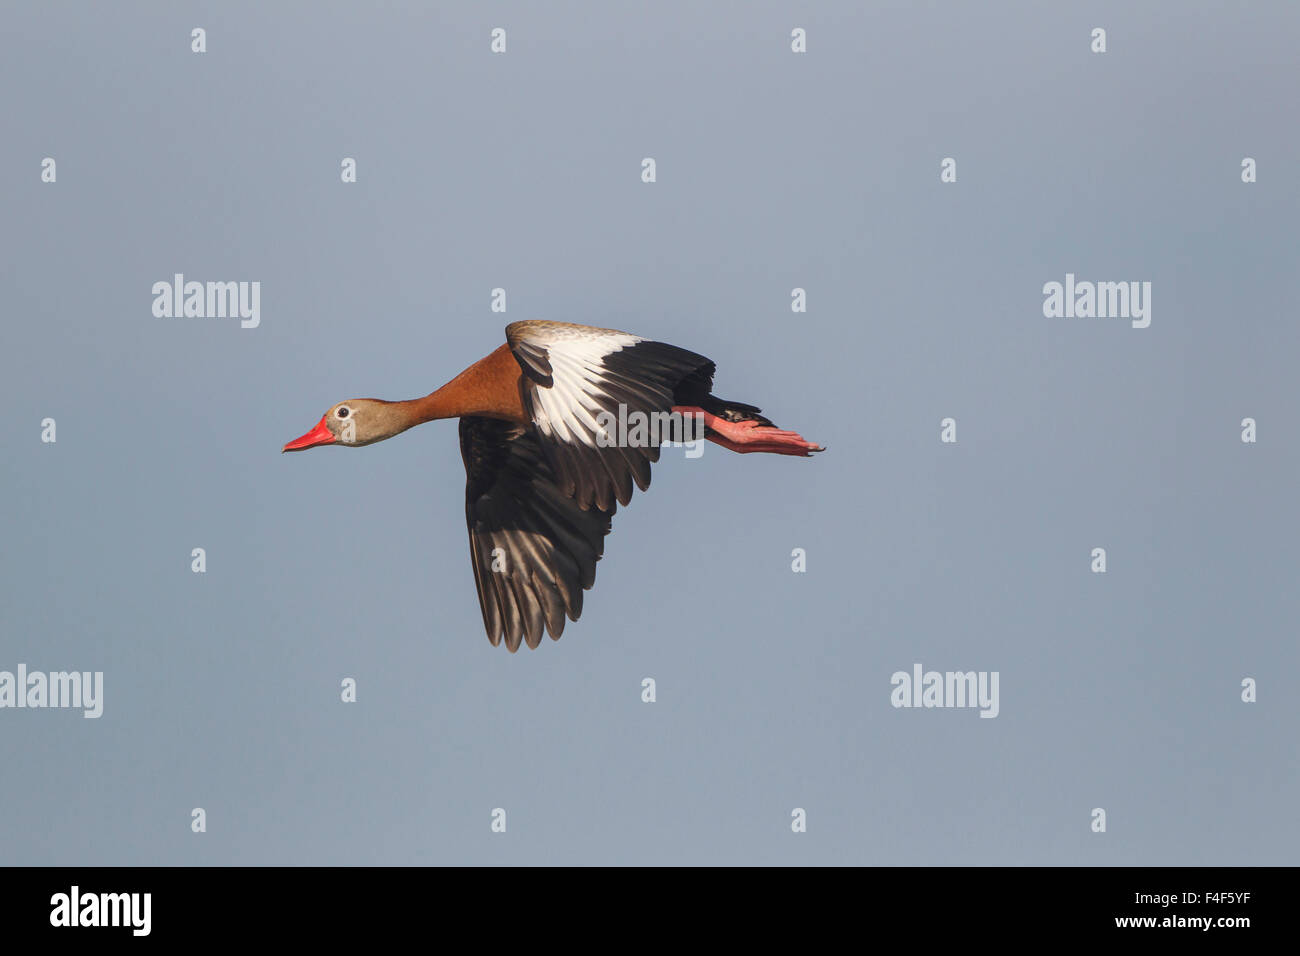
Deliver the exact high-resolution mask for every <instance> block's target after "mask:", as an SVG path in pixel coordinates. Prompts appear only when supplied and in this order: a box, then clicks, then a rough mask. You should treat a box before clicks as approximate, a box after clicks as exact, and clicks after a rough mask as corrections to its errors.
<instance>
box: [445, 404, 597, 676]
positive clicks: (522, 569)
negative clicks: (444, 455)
mask: <svg viewBox="0 0 1300 956" xmlns="http://www.w3.org/2000/svg"><path fill="white" fill-rule="evenodd" d="M460 453H461V457H462V458H463V459H464V460H465V476H466V482H465V520H466V522H467V523H468V524H469V548H470V558H471V560H472V561H473V564H474V584H475V586H476V587H477V588H478V599H479V604H480V606H481V607H482V609H483V625H484V627H486V628H487V635H488V640H490V641H491V642H492V643H493V644H494V645H495V644H499V643H500V642H501V638H502V637H503V636H504V637H505V639H506V647H508V648H509V649H510V650H511V651H516V650H518V649H519V642H520V639H521V638H522V639H523V640H524V641H526V642H527V643H528V646H529V647H536V646H537V645H538V644H539V643H541V640H542V633H543V627H545V629H546V630H548V631H550V634H551V637H552V638H553V639H554V640H559V639H560V635H561V634H563V633H564V618H565V615H566V614H567V615H568V617H569V619H570V620H573V621H576V620H577V619H578V616H579V615H580V614H581V613H582V592H583V590H584V589H586V588H590V587H591V586H592V584H594V583H595V580H596V562H597V561H599V560H600V557H601V555H602V554H603V553H604V550H605V535H607V534H609V528H610V521H611V518H612V516H613V513H614V508H613V507H611V508H610V509H609V510H608V511H607V512H602V511H590V510H584V509H582V508H579V507H578V505H577V503H576V502H575V501H574V500H573V498H571V497H570V496H569V495H568V494H567V493H565V492H564V491H562V490H561V489H560V488H559V487H558V486H557V485H556V482H555V477H554V473H553V472H552V471H551V468H550V466H549V465H548V463H547V461H546V458H545V457H544V456H543V454H542V452H541V449H540V447H539V445H538V441H537V436H536V430H535V429H534V428H532V427H528V426H523V425H516V424H514V423H511V422H505V421H498V420H496V419H492V418H479V417H474V416H467V417H464V418H462V419H461V420H460Z"/></svg>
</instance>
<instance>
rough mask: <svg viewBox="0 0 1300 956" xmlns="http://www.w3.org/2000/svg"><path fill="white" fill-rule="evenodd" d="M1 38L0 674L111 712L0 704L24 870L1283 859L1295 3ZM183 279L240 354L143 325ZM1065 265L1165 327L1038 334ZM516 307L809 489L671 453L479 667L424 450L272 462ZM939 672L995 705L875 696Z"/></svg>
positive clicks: (784, 11) (608, 14)
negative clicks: (704, 378) (742, 426)
mask: <svg viewBox="0 0 1300 956" xmlns="http://www.w3.org/2000/svg"><path fill="white" fill-rule="evenodd" d="M3 20H4V29H3V30H0V89H4V90H6V91H8V95H7V97H6V104H5V110H4V113H5V134H4V137H3V141H2V144H0V181H3V182H4V184H5V186H4V188H3V189H0V223H3V228H0V280H2V282H3V289H4V301H5V313H6V316H5V320H4V328H5V336H4V348H3V349H0V382H3V390H4V408H5V414H4V415H2V416H0V441H2V442H3V447H4V449H5V452H4V455H3V457H0V483H2V485H3V490H4V499H5V502H6V503H5V505H4V506H3V507H2V508H0V540H2V541H3V542H4V547H3V548H2V549H0V580H2V581H3V588H2V589H0V590H2V594H3V601H0V670H5V669H7V670H13V669H14V668H15V667H16V666H17V665H18V664H19V663H24V664H26V665H27V666H28V668H30V669H33V670H46V671H50V670H66V669H77V670H87V671H103V673H104V698H105V699H104V705H103V706H104V713H103V716H102V717H101V718H99V719H98V720H85V719H82V717H81V716H80V714H79V713H77V712H71V711H59V710H27V709H24V710H12V709H0V767H3V778H2V779H3V787H0V860H3V861H5V862H8V863H20V864H46V863H48V864H151V863H158V864H179V865H185V864H235V863H253V864H263V863H266V864H271V863H276V864H299V863H301V864H313V863H343V864H426V863H473V864H497V863H501V864H504V863H522V864H538V863H580V864H581V863H647V864H663V863H683V862H684V863H741V864H794V863H821V864H904V865H907V864H1019V863H1036V864H1249V863H1275V864H1279V863H1295V862H1296V859H1297V850H1300V831H1298V829H1297V824H1296V816H1295V806H1296V805H1297V803H1300V771H1298V770H1297V766H1298V764H1297V760H1296V743H1295V739H1296V727H1297V717H1298V716H1300V714H1298V713H1297V710H1298V708H1300V704H1298V703H1297V697H1296V695H1295V694H1294V692H1293V690H1294V688H1293V685H1294V675H1295V673H1296V669H1297V666H1298V665H1300V652H1298V651H1297V643H1296V636H1295V622H1296V619H1297V610H1298V608H1297V603H1298V599H1297V590H1296V587H1295V569H1296V557H1295V543H1294V542H1295V531H1296V527H1297V517H1298V515H1297V506H1296V498H1295V487H1296V478H1297V466H1298V465H1300V456H1298V455H1297V451H1296V442H1295V434H1294V431H1295V430H1294V427H1293V425H1292V422H1293V419H1294V416H1295V412H1296V408H1297V397H1298V391H1297V378H1296V374H1295V368H1294V366H1295V356H1296V353H1297V346H1300V332H1297V324H1296V322H1295V320H1294V311H1295V279H1294V275H1295V256H1296V248H1297V246H1296V238H1295V223H1296V221H1297V218H1300V188H1298V187H1297V177H1296V169H1297V161H1298V160H1300V124H1298V123H1297V122H1296V119H1297V116H1296V105H1295V93H1296V89H1297V87H1298V83H1297V80H1300V76H1298V70H1300V68H1298V67H1297V60H1296V55H1295V50H1296V48H1297V42H1298V41H1300V35H1298V34H1300V8H1297V7H1296V6H1295V5H1294V4H1290V3H1281V2H1278V3H1252V4H1242V5H1237V4H1234V5H1230V6H1223V5H1220V4H1213V3H1173V2H1161V3H1147V4H1139V5H1134V4H1127V3H1090V4H1086V5H1085V4H1039V3H1028V2H1026V3H1017V4H993V5H990V6H984V5H975V4H926V5H917V4H910V3H902V2H894V3H873V4H858V3H842V2H837V3H817V4H809V3H743V4H742V3H730V4H722V3H709V4H696V3H686V2H662V3H655V4H638V5H628V4H617V5H615V4H598V3H547V4H534V3H497V4H492V5H482V4H471V3H444V4H436V5H435V4H407V3H399V4H388V5H382V6H380V7H378V8H376V7H375V6H373V5H363V4H339V3H326V4H304V3H299V4H290V3H284V4H274V5H265V4H256V3H222V4H198V5H194V6H177V5H167V6H165V7H164V6H160V5H154V4H142V3H127V4H114V5H111V6H110V5H103V4H92V3H75V4H57V5H52V4H40V5H37V4H23V5H9V6H8V7H6V9H5V12H4V14H3ZM498 26H500V27H504V28H505V29H506V30H507V52H506V53H505V54H504V55H492V54H491V53H490V52H489V33H490V31H491V29H492V28H494V27H498ZM1098 26H1100V27H1103V28H1105V29H1106V30H1107V45H1108V52H1107V53H1105V54H1101V55H1099V54H1094V53H1092V52H1090V50H1089V45H1090V40H1089V37H1090V32H1091V30H1092V28H1094V27H1098ZM194 27H202V28H204V29H205V30H206V31H207V52H206V53H203V54H201V55H199V54H194V53H192V52H191V51H190V31H191V29H192V28H194ZM795 27H803V28H805V29H806V30H807V35H808V52H807V53H806V54H802V55H796V54H793V53H791V52H790V46H789V44H790V39H789V37H790V31H791V30H792V29H793V28H795ZM349 156H350V157H354V158H355V159H356V160H357V163H358V182H357V183H355V184H349V185H345V184H343V183H341V182H340V176H339V170H340V162H341V160H342V159H343V158H344V157H349ZM647 156H650V157H654V158H655V160H656V162H657V174H658V176H657V179H658V181H657V182H656V183H654V184H653V185H647V184H644V183H642V182H641V180H640V169H641V160H642V158H643V157H647ZM44 157H53V158H54V159H55V160H56V162H57V182H55V183H53V184H48V183H42V182H41V179H40V164H41V161H42V159H43V158H44ZM944 157H953V158H955V159H956V161H957V170H958V179H957V182H956V183H952V184H942V183H940V181H939V164H940V161H941V160H942V159H943V158H944ZM1243 157H1253V158H1254V159H1255V160H1256V161H1257V164H1258V182H1256V183H1254V184H1249V185H1247V184H1243V183H1242V182H1241V177H1240V164H1241V161H1242V159H1243ZM177 272H180V273H184V274H185V275H186V276H187V277H188V278H192V279H197V280H201V281H207V280H213V281H218V280H220V281H225V280H242V281H258V282H260V283H261V323H260V325H259V327H258V328H256V329H241V328H240V327H239V323H238V321H237V320H231V319H159V318H155V317H154V316H153V314H152V311H151V304H152V300H153V297H152V295H151V293H150V289H151V287H152V285H153V284H154V283H155V282H158V281H161V280H169V279H170V278H171V277H172V275H173V274H174V273H177ZM1067 273H1074V274H1075V275H1077V276H1078V277H1079V278H1080V279H1091V280H1095V281H1110V280H1113V281H1121V280H1123V281H1130V280H1132V281H1149V282H1151V283H1152V322H1151V325H1150V327H1149V328H1147V329H1141V330H1138V329H1133V328H1131V327H1130V326H1129V323H1128V322H1127V321H1124V320H1120V319H1064V318H1046V317H1044V315H1043V312H1042V302H1043V294H1042V287H1043V284H1044V283H1046V282H1050V281H1064V278H1065V275H1066V274H1067ZM497 287H503V288H505V289H506V290H507V303H508V312H507V313H506V314H505V315H501V314H494V313H492V312H491V311H490V309H489V304H490V294H491V290H492V289H494V288H497ZM795 287H801V288H804V289H806V290H807V301H808V311H807V313H806V314H793V313H792V312H791V310H790V291H791V289H792V288H795ZM524 318H545V319H554V320H560V321H571V322H579V323H585V324H594V325H601V326H612V327H615V328H623V329H627V330H629V331H632V332H635V333H637V334H640V335H643V336H646V337H650V338H656V339H662V340H664V341H668V342H672V343H675V344H678V345H681V346H684V347H686V348H690V349H693V350H695V351H699V352H702V353H704V354H706V355H708V356H709V357H711V358H713V359H714V360H715V361H716V362H717V364H718V375H717V380H716V381H717V389H718V392H719V394H721V395H723V396H725V397H727V398H733V399H737V400H741V401H748V402H752V403H755V404H758V405H760V406H762V408H763V409H764V411H765V412H766V413H767V414H768V415H769V416H770V417H772V418H773V419H774V420H775V421H777V422H778V423H779V424H780V425H782V426H783V427H789V428H795V429H798V430H800V431H801V432H803V434H805V435H807V436H809V437H810V438H814V439H816V440H820V441H823V442H825V443H826V444H827V445H829V449H830V450H829V451H828V452H827V453H826V454H825V455H822V456H820V457H818V458H816V459H814V460H811V461H806V460H798V459H790V458H779V457H775V456H756V455H751V456H737V455H731V454H728V453H726V452H724V451H722V450H721V449H719V448H716V447H710V448H709V449H708V450H707V451H706V452H705V454H704V455H703V457H702V458H700V459H698V460H686V459H684V458H683V457H682V455H681V453H680V452H666V453H665V454H664V458H663V461H662V463H661V464H660V465H659V466H658V467H657V468H656V470H655V473H654V483H653V485H652V487H651V489H650V491H649V492H648V493H647V494H645V495H638V496H637V498H636V499H635V500H634V501H633V503H632V505H631V506H630V507H628V508H626V509H620V511H619V514H618V515H617V517H616V518H615V522H614V531H613V533H612V535H611V536H610V537H609V539H608V542H607V547H606V557H605V559H604V560H603V561H602V562H601V564H600V568H599V573H598V577H597V584H596V588H595V589H594V590H593V591H592V592H590V593H589V594H588V595H587V603H586V609H585V612H584V615H583V617H582V620H581V621H579V622H578V623H576V624H570V625H569V627H568V629H567V630H566V632H565V636H564V638H563V639H562V640H561V641H560V642H559V643H558V644H556V643H551V642H549V641H547V642H546V643H544V645H543V646H542V647H541V648H540V649H539V650H538V651H535V652H524V651H521V652H520V653H519V654H517V655H514V656H511V655H509V654H507V653H505V651H504V650H503V649H494V648H492V647H491V646H490V645H489V644H488V643H487V641H486V639H485V638H484V635H483V633H482V625H481V621H480V617H479V609H478V606H477V602H476V599H475V593H474V586H473V577H472V572H471V568H470V564H469V558H468V544H467V540H466V530H465V524H464V505H463V494H464V491H463V488H464V473H463V469H462V466H461V462H460V456H459V451H458V445H457V439H456V428H455V425H454V423H446V422H444V423H434V424H430V425H426V426H422V427H420V428H419V429H416V430H413V431H411V432H408V433H406V434H404V435H402V436H400V437H398V438H396V439H393V440H392V441H389V442H386V443H384V444H380V445H375V446H372V447H369V448H365V449H361V450H356V451H348V450H338V449H326V450H321V451H315V452H310V453H306V454H300V455H290V456H282V455H280V454H279V449H280V446H281V445H282V444H283V443H284V442H285V441H287V440H289V439H291V438H294V437H296V436H298V435H300V434H302V433H303V432H305V431H306V430H307V429H308V428H310V427H311V426H312V425H313V424H314V423H315V422H316V421H317V419H318V418H319V417H320V415H321V413H322V412H323V411H325V409H326V408H328V407H329V406H330V405H331V404H332V403H334V402H336V401H339V400H342V399H345V398H352V397H361V396H374V397H381V398H409V397H413V396H417V395H422V394H425V393H426V392H429V391H430V390H432V389H433V388H435V387H436V386H438V385H440V384H442V383H443V382H444V381H446V380H447V379H448V378H450V377H451V376H452V375H454V374H455V373H457V372H459V371H460V370H461V369H462V368H464V367H465V366H467V365H468V364H470V363H471V362H473V361H475V360H477V359H478V358H480V357H482V356H483V355H485V354H487V353H488V352H490V351H491V350H492V349H494V348H495V347H496V346H497V345H499V344H500V343H501V342H502V341H503V338H502V328H503V326H504V325H505V324H506V322H508V321H513V320H516V319H524ZM47 417H48V418H53V419H55V420H56V422H57V441H56V442H55V443H54V444H46V443H42V441H41V425H40V423H41V421H42V420H43V419H45V418H47ZM945 417H952V418H954V419H955V420H956V422H957V436H958V441H957V443H956V444H943V443H941V442H940V441H939V423H940V421H941V419H943V418H945ZM1245 417H1253V418H1255V419H1256V420H1257V422H1258V441H1257V443H1255V444H1243V443H1242V442H1241V440H1240V432H1241V427H1240V422H1241V420H1242V419H1243V418H1245ZM196 547H202V548H204V549H206V554H207V571H206V573H204V574H194V573H192V572H191V570H190V564H191V557H190V554H191V550H192V549H193V548H196ZM1095 547H1104V548H1106V550H1107V563H1108V570H1107V572H1106V573H1105V574H1093V573H1091V572H1090V571H1089V564H1090V557H1089V555H1090V552H1091V551H1092V549H1093V548H1095ZM794 548H804V549H806V552H807V571H806V573H803V574H795V573H792V571H791V568H790V564H791V557H790V555H791V551H792V549H794ZM918 662H919V663H921V664H923V665H924V666H925V667H926V668H927V669H936V670H941V671H943V670H976V671H997V672H998V673H999V675H1000V683H999V686H1000V712H999V715H998V717H997V718H996V719H992V720H982V719H979V718H978V717H977V714H976V712H975V711H973V710H955V709H933V710H926V709H919V710H914V709H895V708H893V707H891V705H890V691H891V686H890V676H891V675H892V674H893V673H894V672H895V671H898V670H908V671H910V669H911V668H912V666H913V664H914V663H918ZM345 677H353V678H355V679H356V681H357V685H358V700H357V702H356V703H355V704H344V703H342V702H341V701H340V699H339V696H340V692H339V685H340V681H341V680H342V679H343V678H345ZM645 677H653V678H654V679H655V680H656V682H657V697H658V699H657V701H656V702H655V703H654V704H645V703H642V701H641V696H640V693H641V681H642V679H643V678H645ZM1245 677H1253V678H1255V679H1257V680H1258V695H1259V697H1258V701H1257V702H1256V703H1253V704H1246V703H1243V702H1242V701H1241V699H1240V693H1241V688H1240V682H1241V680H1242V679H1243V678H1245ZM195 807H202V808H204V809H205V811H206V813H207V832H206V833H203V834H195V833H193V832H191V828H190V821H191V810H192V809H193V808H195ZM496 807H502V808H505V810H506V812H507V820H508V824H507V832H506V833H505V834H493V833H492V832H491V831H490V828H489V824H490V814H491V812H492V810H493V808H496ZM795 807H802V808H804V809H805V810H806V811H807V818H808V827H807V832H806V833H802V834H795V833H792V832H791V827H790V819H791V818H790V813H791V810H792V809H793V808H795ZM1094 807H1102V808H1105V809H1106V812H1107V832H1106V833H1104V834H1097V833H1093V832H1092V831H1091V829H1090V822H1091V818H1090V811H1091V810H1092V809H1093V808H1094Z"/></svg>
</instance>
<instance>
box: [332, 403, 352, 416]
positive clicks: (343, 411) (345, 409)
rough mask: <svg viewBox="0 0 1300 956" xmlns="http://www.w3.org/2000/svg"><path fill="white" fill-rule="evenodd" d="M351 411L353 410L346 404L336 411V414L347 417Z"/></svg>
mask: <svg viewBox="0 0 1300 956" xmlns="http://www.w3.org/2000/svg"><path fill="white" fill-rule="evenodd" d="M350 411H351V409H349V408H348V407H347V406H346V405H344V406H343V407H342V408H340V409H339V410H338V411H337V412H335V413H334V414H335V415H337V416H338V417H339V418H347V417H348V413H349V412H350Z"/></svg>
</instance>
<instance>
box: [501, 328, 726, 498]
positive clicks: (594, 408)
mask: <svg viewBox="0 0 1300 956" xmlns="http://www.w3.org/2000/svg"><path fill="white" fill-rule="evenodd" d="M506 341H507V342H508V343H509V345H510V350H511V352H512V353H513V354H514V356H515V359H516V360H517V361H518V362H519V366H520V368H522V369H523V373H524V406H525V409H526V410H527V412H528V414H529V415H530V416H531V418H532V420H533V423H534V424H535V425H536V427H537V435H538V440H539V442H540V445H541V449H542V453H543V454H544V455H545V457H546V459H547V461H548V462H549V463H550V465H551V467H552V469H553V470H554V473H555V477H556V479H557V480H558V482H559V485H560V488H561V489H562V490H563V491H564V493H565V494H567V495H569V496H571V497H572V498H573V499H574V500H575V501H576V502H577V504H578V507H580V508H583V509H588V508H592V507H595V508H598V509H599V510H601V511H609V512H612V511H613V509H614V507H615V504H614V503H615V501H617V502H619V503H620V504H627V503H628V502H629V501H630V500H631V499H632V483H633V482H634V481H635V482H636V484H637V487H639V488H640V489H641V490H642V491H645V490H646V488H648V487H649V486H650V463H651V462H654V461H658V460H659V442H660V440H661V439H665V438H667V437H669V436H665V435H662V434H661V433H659V432H658V431H657V430H656V429H653V428H651V429H649V430H648V431H647V433H646V435H645V440H644V441H643V442H639V443H637V444H636V446H635V447H628V446H626V445H620V443H619V441H618V438H619V436H618V435H610V434H609V429H608V428H606V427H604V426H603V425H602V423H601V420H600V419H601V413H603V412H604V413H609V415H611V416H613V420H618V419H619V418H620V412H621V413H622V415H623V416H624V417H625V420H628V421H633V422H635V421H636V418H635V417H634V416H633V413H640V415H641V416H643V418H642V419H641V420H642V421H646V420H647V419H648V418H649V416H651V415H654V414H659V415H663V414H666V413H669V412H671V411H672V408H673V405H674V392H675V391H676V390H677V389H678V388H679V387H680V386H682V384H683V383H684V382H689V385H690V388H689V391H690V392H691V393H692V394H695V393H699V394H704V395H707V394H708V392H709V388H710V386H711V384H712V381H713V371H714V365H713V363H712V362H711V361H709V360H708V359H707V358H705V357H704V356H703V355H697V354H696V353H694V352H688V351H687V350H686V349H680V348H677V346H675V345H668V344H666V343H664V342H651V341H647V340H646V339H642V338H640V337H638V336H635V335H631V334H629V333H627V332H619V331H616V330H614V329H597V328H591V327H590V326H586V325H571V324H569V323H566V322H513V323H511V324H510V325H508V326H506ZM620 406H622V408H621V409H620ZM609 420H610V419H605V421H609ZM606 436H608V437H606ZM611 438H612V439H614V441H610V439H611Z"/></svg>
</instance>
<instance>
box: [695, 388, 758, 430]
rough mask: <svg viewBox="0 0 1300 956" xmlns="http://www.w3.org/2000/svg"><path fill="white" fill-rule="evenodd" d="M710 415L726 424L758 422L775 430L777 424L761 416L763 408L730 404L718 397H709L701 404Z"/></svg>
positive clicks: (743, 404)
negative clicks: (715, 416)
mask: <svg viewBox="0 0 1300 956" xmlns="http://www.w3.org/2000/svg"><path fill="white" fill-rule="evenodd" d="M699 404H700V408H703V409H704V410H705V411H706V412H708V413H709V414H710V415H717V416H718V417H719V418H721V419H722V420H723V421H724V422H758V423H759V425H765V426H767V427H769V428H775V427H776V423H775V422H773V421H772V420H771V419H769V418H766V417H764V416H763V415H760V414H759V412H761V411H762V409H761V408H755V407H754V406H753V405H746V404H745V403H744V402H729V401H727V400H726V399H723V398H718V397H717V396H716V395H709V396H707V397H706V398H705V399H704V400H703V401H701V402H700V403H699Z"/></svg>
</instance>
